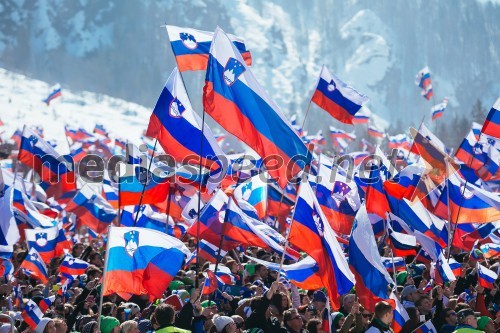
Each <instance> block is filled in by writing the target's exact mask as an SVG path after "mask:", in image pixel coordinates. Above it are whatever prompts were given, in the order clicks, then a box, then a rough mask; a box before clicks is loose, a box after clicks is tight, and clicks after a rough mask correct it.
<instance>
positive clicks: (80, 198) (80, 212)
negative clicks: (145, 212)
mask: <svg viewBox="0 0 500 333" xmlns="http://www.w3.org/2000/svg"><path fill="white" fill-rule="evenodd" d="M66 211H68V212H72V213H74V214H76V215H77V216H78V220H79V221H81V222H82V223H83V224H85V225H87V226H88V227H89V228H91V229H92V230H94V231H96V232H97V233H100V232H103V231H104V230H106V228H107V227H108V225H109V224H110V223H111V222H112V221H113V220H114V219H115V217H116V215H117V213H116V210H115V209H114V208H113V207H112V206H111V205H110V204H109V203H108V202H107V201H106V200H105V199H104V198H103V197H102V196H101V195H99V194H98V193H96V192H94V190H92V188H91V187H90V185H88V184H85V185H84V186H83V187H82V188H81V189H80V191H78V192H77V193H76V195H75V196H74V198H73V199H72V200H71V201H70V202H69V203H68V205H67V206H66Z"/></svg>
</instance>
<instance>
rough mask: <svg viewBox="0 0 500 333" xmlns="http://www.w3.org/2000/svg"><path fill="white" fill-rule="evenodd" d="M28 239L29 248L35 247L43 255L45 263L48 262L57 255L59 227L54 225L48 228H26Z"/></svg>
mask: <svg viewBox="0 0 500 333" xmlns="http://www.w3.org/2000/svg"><path fill="white" fill-rule="evenodd" d="M24 232H25V233H26V241H27V242H28V248H30V249H31V248H34V249H36V251H37V252H38V253H39V254H40V256H41V257H42V260H43V262H44V263H46V264H48V263H50V261H51V260H52V258H54V257H55V254H56V245H57V236H58V235H59V228H58V227H57V226H56V227H52V228H46V229H26V230H24Z"/></svg>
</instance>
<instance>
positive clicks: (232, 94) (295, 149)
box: [203, 28, 312, 188]
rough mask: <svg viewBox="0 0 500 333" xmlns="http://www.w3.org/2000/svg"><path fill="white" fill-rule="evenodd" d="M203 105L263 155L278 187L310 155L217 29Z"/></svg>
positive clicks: (284, 183)
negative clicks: (277, 162)
mask: <svg viewBox="0 0 500 333" xmlns="http://www.w3.org/2000/svg"><path fill="white" fill-rule="evenodd" d="M203 106H204V107H205V110H206V112H207V113H208V114H209V115H210V116H211V117H212V118H213V119H214V120H215V121H217V122H218V123H219V124H220V125H221V126H222V127H224V128H225V129H226V130H227V131H228V132H230V133H231V134H233V135H234V136H236V137H237V138H239V139H240V140H241V141H243V142H244V143H246V144H247V145H248V146H250V148H252V149H253V150H255V152H257V153H258V154H259V155H260V156H261V157H262V158H265V159H264V163H265V165H266V167H267V169H268V172H269V174H270V176H271V177H272V178H274V179H275V180H276V181H277V182H278V184H279V185H280V186H281V187H282V188H284V187H285V186H286V184H287V182H288V181H289V180H290V179H291V178H292V177H293V176H294V175H296V174H297V173H299V172H300V171H302V169H303V168H304V167H305V165H307V164H309V162H310V161H311V159H312V156H311V153H310V152H309V151H308V149H307V147H306V146H305V145H304V143H303V142H302V140H301V139H300V137H299V136H298V135H297V132H296V131H295V129H294V128H293V127H292V125H291V124H290V123H289V122H288V120H287V119H286V117H285V116H284V115H283V114H282V112H281V110H280V109H279V107H278V106H277V105H276V104H275V103H274V102H273V101H272V100H271V98H270V97H269V95H268V94H267V93H266V92H265V91H264V89H262V87H261V86H260V84H259V83H258V82H257V80H256V79H255V77H254V75H253V73H252V72H251V71H250V69H249V68H248V67H247V66H246V65H245V64H244V61H243V58H242V57H241V55H240V53H239V52H238V50H237V49H236V47H235V46H234V45H233V44H232V43H231V40H230V39H229V37H228V36H227V35H226V34H225V33H224V31H222V30H221V29H220V28H217V29H216V31H215V33H214V39H213V42H212V46H211V48H210V58H209V62H208V68H207V73H206V79H205V87H204V88H203ZM277 160H279V161H280V162H279V164H280V165H281V166H279V167H276V166H277V164H276V161H277Z"/></svg>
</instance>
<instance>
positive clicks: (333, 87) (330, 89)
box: [326, 80, 335, 92]
mask: <svg viewBox="0 0 500 333" xmlns="http://www.w3.org/2000/svg"><path fill="white" fill-rule="evenodd" d="M326 88H327V89H328V91H330V92H331V91H334V90H335V82H333V80H331V81H330V83H328V86H327V87H326Z"/></svg>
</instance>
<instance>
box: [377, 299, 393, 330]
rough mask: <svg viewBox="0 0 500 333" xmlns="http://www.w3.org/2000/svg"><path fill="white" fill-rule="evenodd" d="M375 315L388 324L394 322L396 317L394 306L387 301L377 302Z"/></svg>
mask: <svg viewBox="0 0 500 333" xmlns="http://www.w3.org/2000/svg"><path fill="white" fill-rule="evenodd" d="M375 317H377V319H378V320H380V321H381V322H383V323H384V324H386V325H390V324H391V323H392V319H393V317H394V315H393V310H392V306H391V305H390V304H389V303H387V302H386V301H382V302H378V303H377V304H375Z"/></svg>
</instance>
